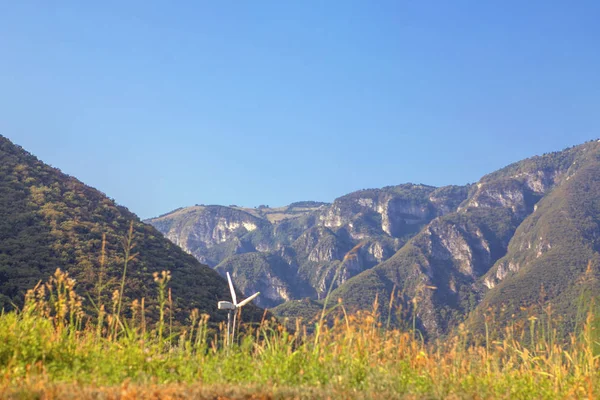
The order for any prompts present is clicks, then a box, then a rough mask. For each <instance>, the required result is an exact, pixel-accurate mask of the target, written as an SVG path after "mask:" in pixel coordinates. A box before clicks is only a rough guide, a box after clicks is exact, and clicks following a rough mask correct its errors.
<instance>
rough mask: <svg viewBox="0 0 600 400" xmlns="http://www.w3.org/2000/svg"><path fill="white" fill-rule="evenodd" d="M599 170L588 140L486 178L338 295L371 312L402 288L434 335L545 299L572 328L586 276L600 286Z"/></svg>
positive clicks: (596, 149) (597, 153)
mask: <svg viewBox="0 0 600 400" xmlns="http://www.w3.org/2000/svg"><path fill="white" fill-rule="evenodd" d="M599 172H600V143H599V142H589V143H586V144H583V145H580V146H576V147H573V148H571V149H567V150H565V151H562V152H556V153H552V154H547V155H544V156H541V157H533V158H531V159H527V160H524V161H521V162H518V163H515V164H512V165H510V166H508V167H506V168H504V169H502V170H499V171H497V172H495V173H492V174H489V175H487V176H485V177H483V178H482V179H481V180H480V181H479V182H478V183H477V184H476V185H474V186H473V187H472V188H471V190H470V193H469V196H468V198H467V199H466V200H465V201H464V202H463V203H462V204H461V205H460V206H459V207H458V209H457V210H456V211H455V212H452V213H449V214H447V215H444V216H441V217H438V218H435V219H434V220H432V221H431V222H430V223H429V224H428V225H427V226H426V227H425V228H424V229H423V230H422V231H421V232H420V233H419V234H418V235H416V236H415V237H414V238H413V239H411V240H410V241H409V242H408V243H407V244H406V245H405V246H404V247H403V248H402V249H400V250H399V251H398V252H397V253H396V254H395V255H394V256H393V257H391V258H390V259H388V260H386V261H385V262H383V263H381V264H379V265H377V266H376V267H374V268H372V269H370V270H368V271H366V272H364V273H362V274H359V275H357V276H355V277H354V278H352V279H350V280H349V281H348V282H346V283H345V284H344V285H342V286H341V287H339V288H338V289H337V290H336V291H335V292H334V293H333V294H332V296H333V297H334V298H342V299H343V301H344V303H345V304H347V305H348V307H350V308H352V307H355V308H364V307H367V306H368V305H370V304H372V303H373V301H374V300H375V296H379V298H389V296H390V295H391V291H392V290H393V289H394V288H395V289H396V290H397V291H398V293H401V295H402V298H403V300H404V304H403V305H404V306H405V307H407V306H408V307H409V308H410V307H411V306H412V304H414V303H412V300H413V299H416V300H417V306H416V309H415V307H412V309H411V312H415V313H416V316H417V320H418V323H419V325H420V327H421V329H422V330H423V331H424V332H426V333H427V334H429V335H432V336H437V335H441V334H444V333H446V332H448V331H449V330H450V329H451V328H452V327H454V326H456V324H457V323H458V322H460V321H462V320H464V318H465V317H467V316H469V318H468V321H469V323H470V324H471V326H472V327H473V328H474V329H481V328H482V326H483V320H484V318H485V314H488V313H496V314H497V317H498V319H499V320H500V321H499V322H502V321H504V322H507V321H509V320H510V319H511V318H514V317H517V316H519V315H522V314H527V313H528V312H529V313H531V312H532V311H537V312H541V308H539V307H542V306H541V305H540V298H541V297H542V298H543V301H542V303H543V307H545V306H547V305H548V304H552V307H553V308H554V309H555V310H557V311H558V312H560V313H561V314H562V317H563V318H564V320H565V322H568V323H571V324H572V323H573V319H574V318H575V317H576V315H575V314H576V311H577V306H576V303H577V301H579V300H578V299H579V297H580V296H579V295H580V294H581V291H582V285H581V282H582V281H588V282H591V284H592V285H593V286H592V287H588V288H587V289H586V290H588V291H589V292H590V293H593V292H596V293H597V289H598V286H597V284H596V282H597V277H598V271H599V267H600V263H599V262H598V261H599V254H598V251H599V250H600V248H599V246H598V236H599V235H600V226H599V225H598V223H599V219H600V203H599V202H600V196H599V195H600V178H599V177H600V174H599ZM586 271H587V278H586ZM538 306H539V307H538ZM536 307H538V308H537V309H536ZM381 311H382V312H384V313H387V312H388V311H389V310H387V308H386V305H384V304H382V309H381Z"/></svg>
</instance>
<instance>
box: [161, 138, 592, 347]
mask: <svg viewBox="0 0 600 400" xmlns="http://www.w3.org/2000/svg"><path fill="white" fill-rule="evenodd" d="M599 153H600V142H598V141H597V140H594V141H590V142H587V143H584V144H581V145H578V146H573V147H571V148H569V149H565V150H563V151H558V152H553V153H548V154H544V155H542V156H534V157H530V158H527V159H524V160H521V161H518V162H515V163H512V164H510V165H508V166H506V167H504V168H501V169H499V170H497V171H494V172H491V173H489V174H486V175H484V176H483V177H482V178H481V179H480V180H479V181H478V182H476V183H474V184H468V185H465V186H446V187H441V188H435V187H433V186H428V185H414V184H404V185H397V186H388V187H385V188H381V189H366V190H360V191H356V192H352V193H349V194H347V195H344V196H341V197H339V198H337V199H336V200H335V201H334V202H333V203H331V204H327V205H322V206H321V207H320V208H319V209H318V210H311V211H310V212H307V213H306V214H304V215H303V216H302V218H301V219H298V220H286V221H283V224H284V227H286V228H287V230H286V229H284V230H283V231H285V233H286V234H288V236H285V235H283V236H282V237H277V235H276V234H275V231H276V229H272V228H271V230H269V229H266V230H264V231H261V230H260V229H258V228H257V229H254V230H253V232H244V231H241V232H239V234H238V235H237V236H236V235H234V236H235V237H234V238H233V239H232V241H231V242H235V243H237V247H236V249H235V250H236V251H235V252H232V253H229V254H222V255H223V258H222V259H221V260H217V261H218V263H216V265H215V268H216V269H217V270H218V271H219V272H220V273H221V274H224V273H225V272H230V273H232V275H233V276H235V277H236V278H237V280H238V281H239V282H240V289H241V290H242V291H246V290H248V291H251V290H267V291H268V290H269V288H270V280H269V278H270V277H271V276H277V278H276V279H277V283H276V284H274V285H272V286H273V287H274V288H276V289H275V290H273V291H272V293H271V295H269V296H265V297H264V298H263V303H262V305H263V306H268V307H273V306H276V305H279V304H282V303H284V302H289V301H292V300H300V299H302V298H304V297H308V298H311V299H313V300H315V301H319V299H322V298H323V296H324V295H325V294H327V291H328V289H329V288H332V289H334V291H333V294H332V295H333V296H334V297H339V298H341V299H342V300H343V301H344V304H347V305H348V307H349V308H353V307H354V308H357V309H360V308H366V307H368V306H370V305H371V304H372V303H373V301H374V300H375V298H376V297H379V298H389V296H390V295H391V292H392V291H393V290H394V291H396V293H402V297H403V300H402V301H403V302H404V305H405V306H407V307H408V308H409V309H410V301H409V300H410V299H415V298H418V300H419V301H420V304H419V309H417V310H412V311H409V313H411V312H415V313H416V314H417V315H416V317H417V321H418V324H419V326H420V327H421V329H422V331H423V332H425V333H426V334H428V335H431V336H439V335H442V334H444V333H446V332H448V331H449V330H450V329H453V327H455V326H456V325H457V324H458V323H459V322H461V321H464V320H466V319H467V318H470V317H468V316H470V315H474V317H472V318H470V319H469V321H476V320H477V318H476V317H475V316H476V315H481V313H482V312H481V307H482V304H488V305H492V306H494V307H500V304H501V303H502V302H501V301H491V300H489V299H493V298H494V296H496V295H495V293H496V292H497V290H495V289H494V285H498V284H500V281H501V280H502V279H503V278H505V277H506V276H508V275H510V274H508V273H507V272H506V271H507V270H508V271H509V272H510V271H511V268H512V269H514V270H516V269H517V268H515V267H514V265H515V262H514V261H512V264H511V261H510V260H508V261H507V260H506V257H507V256H509V255H510V254H512V253H514V251H513V248H514V246H515V243H516V241H517V238H518V235H521V233H520V232H521V231H522V230H524V229H530V228H527V227H528V226H529V225H528V224H529V222H528V221H530V219H531V218H534V217H535V215H537V214H536V211H538V207H541V208H540V209H539V210H540V211H539V212H547V211H544V210H545V208H544V207H543V205H544V204H545V203H546V202H549V201H550V200H548V199H552V194H553V193H558V195H557V196H562V197H568V193H566V192H565V193H562V192H561V191H560V190H558V189H556V188H562V187H563V186H564V185H565V183H568V182H569V180H573V182H579V184H580V185H583V186H585V185H586V184H588V183H589V184H592V183H593V185H596V183H595V180H593V179H592V178H591V177H590V176H588V177H587V178H579V177H581V176H585V175H584V173H583V172H581V171H586V168H587V169H593V165H594V163H595V162H596V158H598V154H599ZM588 175H589V174H588ZM581 179H583V181H581ZM586 182H587V183H586ZM594 187H595V186H594ZM561 190H562V189H561ZM573 190H574V189H572V190H571V191H573ZM561 193H562V194H561ZM583 197H585V196H583ZM592 208H593V207H592ZM594 210H596V209H595V208H594ZM595 212H596V211H593V212H590V213H589V215H588V214H586V217H585V218H588V219H591V220H593V221H595V220H596V219H597V218H598V217H600V215H597V214H595ZM532 216H533V217H532ZM583 218H584V217H581V218H579V219H577V224H579V223H580V222H581V221H582V220H583ZM299 221H303V222H304V224H302V225H301V224H297V222H299ZM150 222H152V221H150ZM555 224H556V222H555ZM591 225H593V226H596V227H597V225H594V224H593V223H592V224H591ZM292 227H293V229H292ZM548 229H554V228H553V227H552V224H550V226H549V228H548ZM280 232H281V231H280ZM593 232H597V231H593ZM257 236H261V238H262V239H263V240H265V243H266V245H264V246H263V247H262V248H259V247H258V246H256V243H257V242H256V241H253V238H256V237H257ZM586 240H588V239H586ZM231 242H230V243H231ZM244 246H248V247H244ZM245 254H263V255H264V256H261V257H259V258H261V261H260V265H261V266H260V267H259V268H258V267H257V268H255V267H256V265H255V264H254V261H252V260H253V257H254V256H250V255H245ZM590 254H592V255H593V254H595V253H590ZM534 258H535V257H534ZM592 258H593V257H592ZM268 260H271V262H272V263H273V264H272V265H271V266H270V265H269V261H268ZM257 262H258V261H257ZM257 265H258V264H257ZM511 265H512V267H511ZM577 265H578V266H577V267H576V270H577V271H579V272H581V269H582V266H581V265H582V263H581V262H578V263H577ZM586 265H587V263H586ZM594 268H595V264H594ZM524 271H525V270H524ZM513 272H514V271H513ZM273 274H274V275H273ZM499 277H500V278H499ZM274 279H275V278H274ZM574 279H575V278H574ZM543 280H544V279H541V278H540V281H543ZM506 285H508V283H506V284H501V285H500V286H501V287H504V286H506ZM295 288H302V289H301V290H295ZM432 288H435V289H432ZM561 288H562V286H561ZM557 290H558V289H556V290H554V292H557ZM561 290H562V289H561ZM522 291H523V290H517V292H518V293H519V296H522V298H523V302H525V299H526V298H529V297H527V296H525V295H524V294H523V293H521V292H522ZM558 291H560V290H558ZM523 296H524V297H523ZM500 297H501V296H500ZM550 297H552V296H550ZM550 297H549V298H550ZM486 299H488V300H486ZM552 299H558V300H557V301H558V302H559V303H561V300H560V299H559V298H558V297H552ZM484 300H485V301H484ZM301 303H302V302H301ZM301 303H299V304H301ZM492 303H493V304H492ZM303 304H306V305H310V307H313V305H312V304H313V303H309V302H304V303H303ZM294 307H296V306H294ZM298 307H301V305H298V306H297V307H296V308H298ZM280 308H281V307H280ZM287 308H288V309H289V307H287ZM276 310H277V308H276ZM382 312H383V313H387V311H386V310H385V309H382ZM473 324H475V325H477V322H473Z"/></svg>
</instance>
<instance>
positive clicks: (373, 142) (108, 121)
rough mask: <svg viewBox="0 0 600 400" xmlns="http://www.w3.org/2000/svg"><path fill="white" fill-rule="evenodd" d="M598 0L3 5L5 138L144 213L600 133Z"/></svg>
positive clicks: (306, 189)
mask: <svg viewBox="0 0 600 400" xmlns="http://www.w3.org/2000/svg"><path fill="white" fill-rule="evenodd" d="M598 21H600V1H597V0H590V1H584V0H575V1H566V0H565V1H549V0H544V1H532V0H527V1H524V0H516V1H508V0H502V1H479V0H473V1H460V0H453V1H447V0H440V1H420V0H419V1H417V0H411V1H403V0H394V1H379V0H378V1H369V0H362V1H349V0H339V1H334V0H327V1H322V0H321V1H307V0H299V1H281V0H277V1H262V0H258V1H187V2H185V1H173V2H167V1H161V2H152V1H114V2H113V1H79V0H77V1H72V2H65V1H46V0H43V1H38V2H34V1H26V0H24V1H1V0H0V110H1V111H0V134H2V135H4V136H6V137H8V138H9V139H11V140H13V141H14V142H16V143H17V144H19V145H21V146H23V147H24V148H25V149H27V150H28V151H30V152H32V153H33V154H35V155H37V156H38V157H39V158H41V159H42V160H43V161H45V162H47V163H49V164H51V165H53V166H55V167H58V168H60V169H62V170H63V171H64V172H66V173H68V174H71V175H74V176H76V177H78V178H79V179H81V180H82V181H84V182H85V183H87V184H89V185H91V186H94V187H96V188H98V189H100V190H102V191H103V192H105V193H106V194H107V195H109V196H110V197H112V198H114V199H116V200H117V202H118V203H120V204H123V205H125V206H127V207H129V208H130V209H131V210H132V211H134V212H136V213H137V214H139V215H140V216H141V217H143V218H146V217H151V216H155V215H158V214H161V213H164V212H167V211H169V210H171V209H174V208H177V207H180V206H186V205H193V204H197V203H203V204H225V205H228V204H238V205H243V206H257V205H259V204H268V205H271V206H277V205H285V204H288V203H290V202H293V201H298V200H320V201H332V200H334V199H335V198H336V197H338V196H340V195H343V194H346V193H348V192H351V191H354V190H357V189H363V188H371V187H381V186H386V185H393V184H399V183H404V182H413V183H427V184H432V185H447V184H464V183H467V182H474V181H476V180H477V179H479V178H480V177H481V176H482V175H484V174H485V173H488V172H491V171H494V170H495V169H498V168H500V167H502V166H505V165H507V164H509V163H511V162H513V161H517V160H519V159H522V158H525V157H528V156H531V155H535V154H542V153H545V152H549V151H554V150H561V149H563V148H565V147H568V146H571V145H574V144H579V143H581V142H584V141H587V140H589V139H593V138H597V137H600V24H599V23H598Z"/></svg>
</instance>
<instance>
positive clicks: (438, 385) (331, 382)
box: [0, 271, 600, 399]
mask: <svg viewBox="0 0 600 400" xmlns="http://www.w3.org/2000/svg"><path fill="white" fill-rule="evenodd" d="M168 281H169V274H168V273H167V272H165V273H163V274H160V275H159V274H157V275H156V276H155V282H156V286H157V299H158V304H159V316H158V318H157V319H156V321H154V322H152V323H151V322H150V321H147V320H146V312H145V309H144V308H145V306H144V301H143V300H140V301H134V302H133V303H132V304H126V305H125V304H121V293H119V291H118V290H117V291H115V292H114V294H113V299H112V302H111V303H110V304H106V305H99V307H98V310H99V311H98V315H94V316H88V315H86V314H85V313H84V312H83V311H82V300H83V299H82V298H80V297H79V296H78V295H77V294H76V292H75V282H74V281H73V280H72V279H70V278H69V277H68V276H67V275H66V274H64V273H62V272H60V271H57V272H56V274H55V275H54V276H53V277H52V278H51V279H50V281H49V282H48V283H46V284H40V285H38V286H37V287H36V288H35V289H32V290H31V291H30V292H29V293H28V295H27V299H26V303H25V306H24V308H23V309H22V310H20V311H18V312H9V313H3V314H2V315H0V397H1V398H23V399H28V398H47V399H51V398H52V399H68V398H90V399H92V398H93V399H117V398H121V399H137V398H190V399H192V398H194V399H196V398H210V399H213V398H214V399H217V398H220V399H226V398H240V399H250V398H256V399H271V398H307V399H308V398H311V399H312V398H382V399H383V398H450V399H452V398H454V399H462V398H479V399H487V398H489V399H497V398H506V399H528V398H535V399H538V398H541V399H544V398H547V399H553V398H596V397H598V396H600V376H599V373H598V367H599V366H600V365H599V363H600V361H599V351H598V347H599V342H598V340H599V339H598V337H599V335H598V333H597V329H598V320H597V319H596V318H595V316H594V313H593V312H592V311H593V309H594V307H593V306H591V308H590V309H589V311H588V312H587V314H586V315H585V317H584V320H583V321H582V324H581V328H580V329H578V332H577V333H575V334H573V335H572V336H571V337H570V338H569V339H568V340H563V341H560V340H558V338H557V337H556V334H555V332H556V330H555V329H554V328H553V327H552V322H551V321H546V322H544V324H545V327H546V329H537V330H536V329H531V328H532V327H533V328H535V325H536V324H540V325H541V324H542V322H541V319H540V320H537V319H534V318H531V319H530V320H528V321H526V323H525V324H515V325H513V326H510V327H507V328H505V329H504V330H503V332H502V334H501V335H498V336H497V337H498V338H497V339H496V340H493V341H492V340H489V342H486V341H485V340H483V341H481V343H479V344H478V343H476V342H475V341H471V340H467V337H468V335H467V332H464V331H460V332H458V333H457V335H456V336H454V337H450V338H447V339H446V340H444V341H443V342H437V343H423V342H422V341H421V340H420V339H419V337H418V335H416V333H415V332H411V331H408V332H407V331H401V330H396V329H386V328H385V326H383V325H382V323H381V322H379V321H380V319H379V318H378V316H377V315H375V314H374V313H372V312H363V313H359V314H356V315H346V314H345V312H344V309H343V305H342V304H338V310H341V311H342V315H343V317H342V318H339V319H338V320H336V321H335V322H334V323H333V324H327V323H324V322H323V321H324V320H323V319H321V320H320V321H316V322H315V323H314V324H316V326H314V333H313V334H307V333H306V329H305V327H303V326H302V324H301V323H300V322H299V323H298V324H297V329H295V330H293V332H291V331H288V330H286V329H285V328H284V327H283V326H281V325H279V324H277V323H276V322H275V321H263V322H262V323H260V324H256V325H255V326H247V325H242V326H241V328H240V327H238V329H241V330H242V331H240V332H238V334H237V336H236V340H235V342H234V344H233V345H232V346H230V347H229V348H228V347H226V346H224V343H225V334H224V332H225V331H226V330H225V329H223V328H224V327H223V326H213V325H211V323H210V321H209V320H208V318H207V316H205V315H199V314H198V313H197V312H193V313H192V315H190V320H189V324H187V326H179V327H176V326H172V325H171V323H170V318H169V315H170V313H169V296H168ZM374 309H376V308H374ZM540 328H541V327H540ZM535 332H538V333H535ZM541 332H543V333H541Z"/></svg>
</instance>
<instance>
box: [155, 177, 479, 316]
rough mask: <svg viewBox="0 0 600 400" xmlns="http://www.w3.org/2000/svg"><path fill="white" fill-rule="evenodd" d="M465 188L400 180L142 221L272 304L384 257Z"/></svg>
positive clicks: (319, 292)
mask: <svg viewBox="0 0 600 400" xmlns="http://www.w3.org/2000/svg"><path fill="white" fill-rule="evenodd" d="M468 190H469V187H468V186H464V187H459V186H449V187H444V188H439V189H437V188H435V187H432V186H426V185H414V184H404V185H398V186H390V187H385V188H382V189H369V190H361V191H358V192H354V193H350V194H348V195H346V196H343V197H340V198H338V199H336V200H335V201H334V202H333V204H326V203H315V202H300V203H294V204H291V205H289V206H286V207H280V208H269V207H265V206H262V207H259V208H257V209H248V208H240V207H234V206H230V207H223V206H194V207H187V208H182V209H178V210H175V211H173V212H171V213H168V214H166V215H163V216H160V217H158V218H154V219H150V220H148V221H147V222H148V223H150V224H152V225H153V226H155V227H156V228H157V229H158V230H159V231H161V232H162V233H163V234H164V235H165V236H166V237H167V238H169V239H170V240H171V241H173V242H174V243H176V244H178V245H180V246H181V247H182V248H183V249H184V250H186V251H187V252H188V253H190V254H193V255H194V256H196V257H197V258H198V259H199V260H202V261H205V262H207V263H208V264H209V265H212V266H214V267H215V269H216V270H217V271H219V272H220V273H221V274H222V275H224V274H225V272H230V273H231V274H232V276H233V277H234V278H235V280H236V282H237V283H238V285H239V288H240V289H241V290H242V291H243V292H245V293H250V292H255V291H260V292H261V293H262V295H261V297H260V299H259V300H258V302H257V303H258V304H259V305H261V306H265V307H272V306H275V305H278V304H281V303H283V302H285V301H289V300H292V299H301V298H304V297H310V298H314V299H319V298H322V297H324V296H325V295H326V293H327V290H328V289H329V287H330V286H331V285H333V287H336V286H338V285H340V284H341V283H343V282H345V281H346V280H348V279H349V278H351V277H352V276H354V275H357V274H359V273H360V272H362V271H365V270H367V269H369V268H372V267H373V266H375V265H377V264H379V263H380V262H382V261H384V260H386V259H388V258H389V257H391V256H392V255H393V254H394V253H395V252H396V251H397V250H399V249H400V248H401V247H402V246H403V245H404V243H406V241H407V240H408V239H410V238H411V237H412V236H414V235H415V234H416V233H418V232H419V231H420V230H421V228H422V227H423V226H425V225H426V224H427V223H428V222H429V221H431V220H432V219H433V218H435V217H437V216H440V215H444V214H446V213H448V212H451V211H453V210H455V209H456V208H457V207H458V205H459V204H460V203H461V202H462V201H463V200H464V199H466V197H467V194H468ZM344 259H345V260H346V262H344V263H342V260H344ZM334 278H335V279H334Z"/></svg>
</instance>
